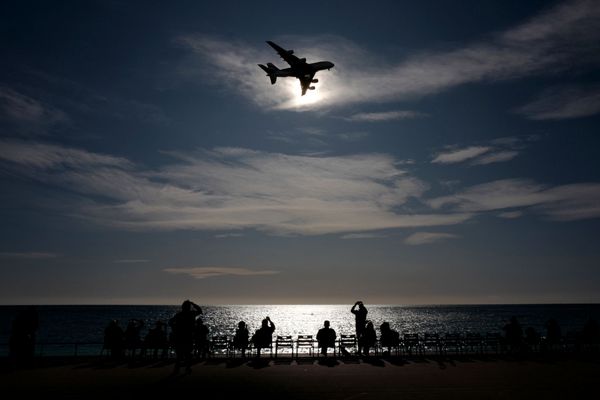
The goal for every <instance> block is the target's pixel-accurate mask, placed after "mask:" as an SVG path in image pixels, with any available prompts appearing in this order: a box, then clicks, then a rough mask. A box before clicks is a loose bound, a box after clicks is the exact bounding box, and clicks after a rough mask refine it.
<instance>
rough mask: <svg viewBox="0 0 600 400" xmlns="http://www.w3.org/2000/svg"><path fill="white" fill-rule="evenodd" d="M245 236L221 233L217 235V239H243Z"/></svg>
mask: <svg viewBox="0 0 600 400" xmlns="http://www.w3.org/2000/svg"><path fill="white" fill-rule="evenodd" d="M243 236H244V234H243V233H220V234H218V235H215V238H217V239H225V238H230V237H243Z"/></svg>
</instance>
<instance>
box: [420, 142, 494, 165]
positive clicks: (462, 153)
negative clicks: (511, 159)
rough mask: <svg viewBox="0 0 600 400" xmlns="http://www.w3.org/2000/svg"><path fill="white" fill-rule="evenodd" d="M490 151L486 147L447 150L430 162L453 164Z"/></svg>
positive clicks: (489, 148)
mask: <svg viewBox="0 0 600 400" xmlns="http://www.w3.org/2000/svg"><path fill="white" fill-rule="evenodd" d="M491 149H492V148H491V147H488V146H470V147H466V148H464V149H454V150H449V151H445V152H442V153H439V154H437V155H436V156H435V158H434V159H433V160H432V161H431V162H432V163H437V164H455V163H459V162H463V161H466V160H470V159H472V158H475V157H478V156H480V155H482V154H484V153H487V152H488V151H490V150H491Z"/></svg>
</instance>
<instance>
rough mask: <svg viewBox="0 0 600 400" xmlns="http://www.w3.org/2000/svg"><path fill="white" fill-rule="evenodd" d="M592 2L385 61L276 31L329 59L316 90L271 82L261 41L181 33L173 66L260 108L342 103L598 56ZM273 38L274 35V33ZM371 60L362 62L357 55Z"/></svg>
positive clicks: (511, 75) (353, 48) (343, 42)
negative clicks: (179, 58) (181, 53)
mask: <svg viewBox="0 0 600 400" xmlns="http://www.w3.org/2000/svg"><path fill="white" fill-rule="evenodd" d="M599 39H600V7H597V4H596V2H595V1H593V0H582V1H573V2H567V3H564V4H559V5H557V6H554V7H552V8H550V9H548V10H547V11H545V12H542V13H540V14H538V15H536V16H534V17H532V18H530V19H529V20H528V21H526V22H524V23H522V24H520V25H517V26H515V27H513V28H511V29H508V30H506V31H504V32H499V33H497V34H494V35H491V36H490V38H489V39H485V40H480V41H478V42H473V43H470V44H466V45H464V46H462V47H458V48H455V49H450V50H446V51H422V52H420V53H414V54H411V55H409V56H407V57H406V58H404V59H402V60H397V59H396V60H393V59H392V60H389V59H388V60H385V59H382V56H381V55H376V54H372V53H370V52H369V51H367V50H365V49H362V48H361V47H359V46H357V45H356V44H354V43H352V42H351V41H349V40H347V39H344V38H340V37H337V36H318V37H302V38H300V37H284V38H281V41H280V44H281V45H282V46H284V47H286V48H292V49H294V50H295V52H296V54H298V55H300V56H302V57H306V59H307V60H308V61H309V62H313V61H319V60H325V59H327V60H330V61H332V62H334V63H335V65H336V66H335V68H333V69H332V70H331V71H323V72H320V73H319V74H318V76H317V78H318V79H319V83H318V84H317V90H315V91H311V93H308V94H307V95H306V96H298V92H299V84H298V82H297V81H296V79H289V78H288V79H280V80H278V82H277V85H275V86H272V85H271V84H270V82H269V80H268V78H267V77H266V76H264V73H262V72H261V71H260V70H259V69H258V67H257V66H256V64H257V63H264V62H268V61H275V60H278V62H281V61H280V60H279V58H278V57H277V55H276V54H275V53H274V52H273V51H272V49H270V48H268V46H266V45H265V44H263V43H261V44H260V45H253V44H249V43H244V42H241V41H238V42H232V41H226V40H223V39H220V38H215V37H211V36H207V35H201V34H189V35H182V36H180V37H178V38H177V43H179V44H180V45H181V46H183V47H185V48H187V49H189V50H190V53H189V55H188V57H187V59H186V60H185V61H184V62H183V63H182V65H181V67H180V68H179V72H180V74H181V75H182V76H185V77H187V78H189V79H191V80H198V79H201V80H202V81H205V82H209V81H212V82H218V84H220V85H224V87H227V88H228V90H231V91H234V92H237V93H239V94H241V95H242V96H245V97H246V98H248V99H249V100H250V101H252V102H254V103H256V104H257V105H259V106H260V107H264V108H268V109H286V110H300V111H301V110H307V109H317V110H323V109H326V108H328V107H335V106H340V105H347V104H350V103H365V102H377V103H380V102H386V101H394V100H399V99H406V98H410V97H415V96H424V95H430V94H435V93H438V92H441V91H444V90H448V89H450V88H453V87H456V86H458V85H463V84H467V83H476V82H495V81H500V80H508V79H515V78H520V77H525V76H529V75H533V74H536V75H539V74H541V73H553V72H556V71H561V70H565V69H569V68H572V67H573V65H574V64H578V65H594V64H597V63H598V61H600V56H599V55H598V51H597V43H598V40H599ZM277 40H279V39H277ZM367 59H368V60H376V61H377V62H371V63H368V64H365V63H364V62H363V61H364V60H367Z"/></svg>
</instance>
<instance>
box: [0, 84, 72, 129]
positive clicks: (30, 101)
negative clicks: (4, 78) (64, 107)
mask: <svg viewBox="0 0 600 400" xmlns="http://www.w3.org/2000/svg"><path fill="white" fill-rule="evenodd" d="M0 120H4V121H8V122H9V123H10V124H12V128H13V129H11V130H10V132H15V131H16V132H17V133H19V134H21V135H32V134H44V133H46V132H47V130H48V129H49V128H51V127H52V126H54V125H56V124H59V123H67V122H69V118H68V116H67V114H65V113H64V112H63V111H61V110H58V109H56V108H54V107H51V106H49V105H47V104H45V103H43V102H42V101H40V100H37V99H34V98H32V97H29V96H27V95H25V94H23V93H20V92H17V91H15V90H13V89H10V88H8V87H4V86H0Z"/></svg>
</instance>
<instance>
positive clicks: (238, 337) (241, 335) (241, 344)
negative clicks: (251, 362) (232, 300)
mask: <svg viewBox="0 0 600 400" xmlns="http://www.w3.org/2000/svg"><path fill="white" fill-rule="evenodd" d="M249 337H250V333H249V332H248V328H247V327H246V323H245V322H244V321H240V322H239V323H238V327H237V329H236V330H235V335H233V348H234V349H240V350H241V351H242V357H246V349H247V348H248V340H249Z"/></svg>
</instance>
